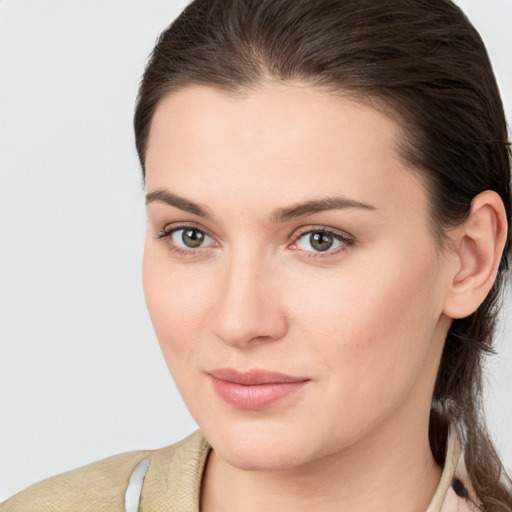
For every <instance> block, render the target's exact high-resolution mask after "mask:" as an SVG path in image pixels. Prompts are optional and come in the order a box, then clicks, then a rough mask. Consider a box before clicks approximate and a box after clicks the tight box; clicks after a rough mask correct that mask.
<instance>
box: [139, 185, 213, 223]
mask: <svg viewBox="0 0 512 512" xmlns="http://www.w3.org/2000/svg"><path fill="white" fill-rule="evenodd" d="M154 201H158V202H161V203H165V204H168V205H169V206H174V207H175V208H179V209H180V210H183V211H185V212H188V213H192V214H194V215H198V216H199V217H203V218H205V219H212V218H213V215H212V213H211V212H210V211H209V210H208V209H207V208H205V207H203V206H199V205H198V204H196V203H194V202H192V201H189V200H188V199H185V198H184V197H180V196H176V195H174V194H171V193H170V192H167V191H165V190H155V192H151V193H149V194H147V195H146V206H147V205H148V204H149V203H152V202H154Z"/></svg>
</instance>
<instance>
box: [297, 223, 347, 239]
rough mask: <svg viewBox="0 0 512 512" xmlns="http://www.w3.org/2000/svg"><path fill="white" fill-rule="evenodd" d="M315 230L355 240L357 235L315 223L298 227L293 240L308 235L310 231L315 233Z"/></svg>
mask: <svg viewBox="0 0 512 512" xmlns="http://www.w3.org/2000/svg"><path fill="white" fill-rule="evenodd" d="M315 232H326V233H332V234H333V235H338V236H339V237H341V238H345V239H350V240H353V239H354V238H355V237H354V236H353V235H351V234H350V233H348V232H347V231H344V230H342V229H337V228H332V227H328V226H321V225H314V226H307V227H304V228H299V229H296V230H295V231H294V233H293V240H294V241H295V240H297V239H298V238H300V237H301V236H303V235H307V234H308V233H315Z"/></svg>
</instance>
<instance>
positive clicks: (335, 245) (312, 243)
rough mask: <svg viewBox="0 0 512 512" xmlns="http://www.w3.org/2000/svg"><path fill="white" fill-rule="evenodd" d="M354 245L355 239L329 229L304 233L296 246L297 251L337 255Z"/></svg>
mask: <svg viewBox="0 0 512 512" xmlns="http://www.w3.org/2000/svg"><path fill="white" fill-rule="evenodd" d="M353 244H354V241H353V239H351V238H350V237H349V235H347V236H343V235H342V234H341V233H338V232H335V231H331V230H329V229H327V228H326V229H316V230H311V231H307V232H305V233H302V235H301V236H299V237H298V238H297V240H296V242H295V244H294V246H295V247H294V248H295V249H300V250H301V251H304V252H309V253H313V254H314V253H321V252H324V253H335V252H337V249H342V248H343V247H348V246H351V245H353Z"/></svg>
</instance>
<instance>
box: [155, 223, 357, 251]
mask: <svg viewBox="0 0 512 512" xmlns="http://www.w3.org/2000/svg"><path fill="white" fill-rule="evenodd" d="M187 228H192V229H197V230H198V231H201V232H202V233H204V234H205V235H206V236H208V237H209V238H211V239H212V240H213V241H214V242H215V243H217V244H219V242H218V240H217V239H216V237H215V236H213V235H212V234H210V232H209V230H208V229H206V228H205V227H204V226H201V225H200V224H198V223H196V222H193V221H190V222H175V223H169V224H166V225H165V226H164V227H163V228H162V229H161V230H160V231H159V232H158V233H157V238H165V237H167V236H169V235H171V234H172V233H174V232H176V231H179V230H181V229H187ZM314 232H326V233H331V234H332V235H334V236H336V237H337V238H341V239H343V240H349V241H352V240H355V237H354V236H353V235H351V234H350V233H348V232H347V231H344V230H341V229H338V228H333V227H329V226H324V225H321V224H313V225H309V226H302V227H300V228H297V229H295V230H294V231H293V232H292V234H291V235H290V236H289V239H290V238H291V241H289V242H287V243H286V245H287V246H290V245H293V244H294V243H296V242H297V240H298V239H299V238H301V237H302V236H304V235H307V234H308V233H314ZM198 249H202V248H198ZM204 249H206V247H204Z"/></svg>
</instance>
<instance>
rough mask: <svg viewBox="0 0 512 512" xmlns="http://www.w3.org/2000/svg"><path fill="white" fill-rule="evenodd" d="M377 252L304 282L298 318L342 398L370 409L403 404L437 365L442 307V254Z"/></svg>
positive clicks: (299, 293)
mask: <svg viewBox="0 0 512 512" xmlns="http://www.w3.org/2000/svg"><path fill="white" fill-rule="evenodd" d="M406 254H407V253H406ZM375 256H376V257H373V256H370V257H369V258H368V259H366V258H365V259H364V261H363V260H360V261H358V262H357V264H350V265H347V266H346V267H343V266H340V268H339V269H336V271H335V272H332V273H331V275H329V276H327V275H326V276H325V278H324V279H323V280H322V282H319V281H318V275H316V276H313V275H312V276H311V280H308V279H307V278H306V279H304V280H303V281H302V282H301V285H300V287H299V288H298V289H297V287H296V292H297V296H298V297H305V298H307V300H302V299H298V300H297V302H296V303H295V312H296V319H295V321H296V322H297V323H299V322H300V324H301V325H302V326H303V329H304V331H305V332H306V333H307V338H308V339H309V340H310V343H311V346H310V357H311V358H312V360H315V361H317V363H318V366H319V367H321V368H322V374H323V375H324V376H326V378H327V379H328V380H329V381H330V384H331V387H330V389H332V390H333V393H337V394H338V399H339V400H340V401H341V402H342V403H345V404H348V403H351V404H352V406H353V407H354V408H355V409H353V410H356V409H358V408H361V412H362V414H367V411H368V406H369V405H370V404H372V405H375V407H376V408H382V407H386V406H391V403H392V402H393V401H395V402H398V401H399V400H400V398H403V396H404V394H405V393H407V392H408V390H409V389H410V387H411V386H412V385H413V383H414V382H415V380H416V379H417V378H418V375H419V374H420V373H421V372H422V371H423V367H424V366H426V365H427V364H430V363H427V361H428V354H429V350H430V346H431V341H432V339H433V337H434V332H435V329H436V327H437V324H438V320H439V316H440V311H441V306H440V303H441V301H440V299H439V296H440V294H439V289H438V278H437V276H436V258H435V256H433V255H429V254H428V253H425V252H423V254H422V255H421V256H419V257H416V258H413V257H412V255H410V257H403V256H402V257H400V254H399V253H397V252H395V251H394V250H393V251H391V250H390V251H389V253H388V255H387V256H386V251H385V250H384V249H383V250H380V251H379V253H378V255H375ZM340 394H341V395H344V396H343V397H341V398H340V397H339V395H340ZM385 397H387V399H388V402H387V403H386V400H384V398H385Z"/></svg>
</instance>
